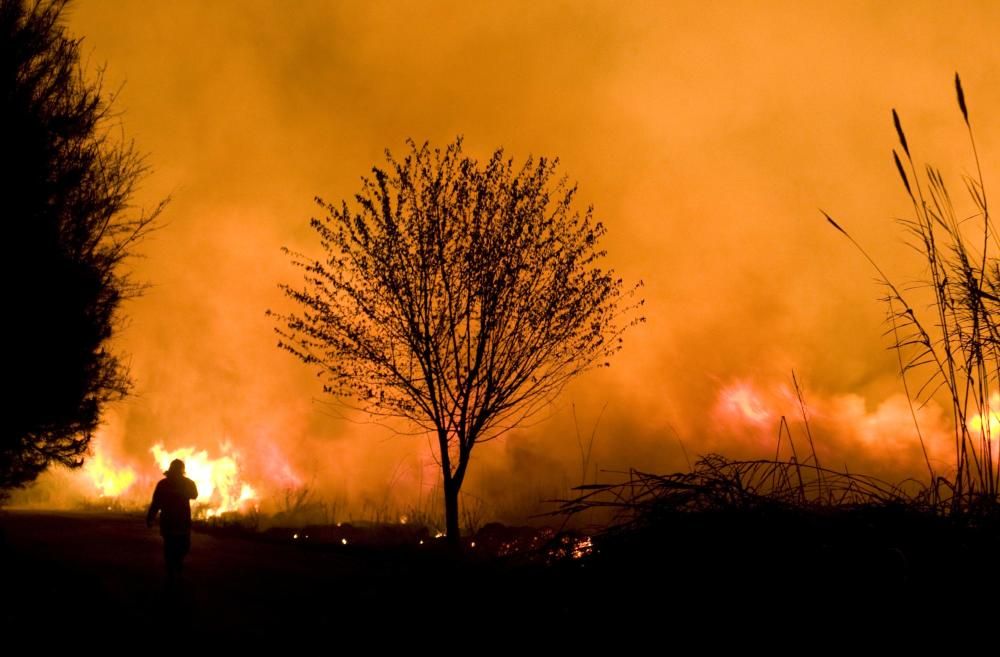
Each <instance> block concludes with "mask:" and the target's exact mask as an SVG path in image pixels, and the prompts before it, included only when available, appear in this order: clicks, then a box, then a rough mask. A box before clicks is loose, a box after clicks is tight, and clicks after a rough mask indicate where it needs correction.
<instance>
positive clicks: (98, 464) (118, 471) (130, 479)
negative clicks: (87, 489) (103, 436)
mask: <svg viewBox="0 0 1000 657" xmlns="http://www.w3.org/2000/svg"><path fill="white" fill-rule="evenodd" d="M83 471H84V473H85V474H86V476H87V478H88V479H90V482H91V483H92V484H93V485H94V487H95V488H96V489H97V490H98V491H99V492H100V495H101V497H118V496H119V495H121V494H122V493H124V492H125V491H126V490H128V488H129V487H130V486H131V485H132V484H133V483H135V479H136V475H135V470H133V469H132V468H130V467H128V466H125V467H121V468H117V467H115V465H114V463H112V462H111V459H110V458H108V457H107V456H105V455H104V453H103V452H101V451H100V450H99V449H97V450H95V452H94V455H93V456H92V457H91V458H90V459H89V460H88V461H87V463H86V465H84V466H83Z"/></svg>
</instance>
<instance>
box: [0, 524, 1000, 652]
mask: <svg viewBox="0 0 1000 657" xmlns="http://www.w3.org/2000/svg"><path fill="white" fill-rule="evenodd" d="M0 532H2V535H0V550H2V562H0V568H2V570H0V576H2V580H0V581H2V584H3V587H2V602H3V607H2V616H0V623H2V629H3V632H4V634H3V636H4V637H5V638H7V639H10V638H15V639H20V638H25V637H28V638H31V637H34V638H36V639H37V638H38V637H46V636H49V635H51V634H52V633H53V632H57V633H58V635H60V636H63V637H66V636H74V637H79V638H80V639H82V640H83V642H84V643H86V642H87V640H88V639H90V640H95V641H97V640H99V639H100V638H101V637H103V636H105V635H108V636H114V637H117V639H116V640H120V639H122V638H124V637H130V636H135V637H156V638H158V640H162V639H163V637H168V636H173V637H174V638H175V640H178V641H180V640H183V641H185V642H186V641H188V640H195V639H199V638H212V639H214V640H216V641H219V640H221V641H235V642H238V643H240V644H245V643H248V642H256V641H261V640H266V641H274V640H282V641H290V642H293V643H296V644H300V643H310V642H314V641H318V640H321V641H329V640H330V638H331V637H336V636H341V635H344V636H347V635H349V636H351V637H354V638H355V639H356V638H357V637H359V636H362V637H364V638H365V640H370V641H374V642H376V643H379V642H382V643H385V642H390V643H394V644H398V643H401V642H402V643H407V642H411V641H413V642H416V644H417V645H422V644H425V643H429V644H436V643H437V642H439V641H448V640H452V639H458V638H464V639H467V640H473V641H474V642H477V645H478V646H479V647H488V646H489V643H490V642H491V641H494V640H503V641H517V640H521V639H525V640H529V641H538V640H539V639H542V640H548V641H556V642H560V643H562V644H563V645H565V644H566V642H567V641H570V642H574V643H579V642H581V641H582V642H584V643H590V644H595V645H596V642H607V641H611V642H614V644H615V645H618V646H619V647H622V646H623V645H635V644H636V643H637V642H639V641H640V640H641V637H646V636H653V637H656V636H660V637H678V638H679V637H697V640H698V641H701V642H704V641H710V642H719V641H721V642H728V641H733V640H736V639H737V638H739V637H743V636H744V635H743V634H741V632H742V631H750V632H751V634H750V635H747V637H749V638H748V640H749V641H750V643H767V641H769V640H770V639H769V638H768V637H772V635H773V633H775V632H777V633H778V635H780V636H781V637H784V638H783V639H782V640H787V639H788V636H789V632H790V631H793V630H794V631H799V630H802V629H803V628H812V630H816V631H818V632H820V633H821V634H817V635H816V636H824V637H827V638H829V637H834V638H835V637H838V636H842V635H844V633H845V632H847V633H858V634H861V633H870V632H872V631H877V632H880V633H883V634H886V633H893V634H898V633H900V632H904V631H910V630H912V629H914V628H916V629H917V630H918V631H921V632H933V633H937V632H941V633H944V634H947V633H948V632H950V631H952V628H954V627H959V626H960V625H961V626H969V627H976V626H975V623H976V622H983V621H981V620H980V621H976V620H975V619H983V618H984V619H986V620H985V622H988V623H990V626H992V624H993V620H992V619H995V618H997V617H998V616H1000V613H998V612H997V611H996V609H997V608H998V607H997V605H998V602H1000V538H998V532H997V531H993V530H990V531H985V532H984V531H982V530H971V531H970V530H968V529H964V528H963V529H955V528H951V527H949V526H946V525H945V524H942V522H941V521H938V520H927V519H921V518H917V519H913V518H909V517H907V516H905V515H903V516H900V515H899V514H894V513H891V514H889V515H888V516H886V515H885V512H879V514H878V515H875V516H870V515H864V514H862V515H858V514H852V515H850V516H845V517H844V518H839V519H830V518H819V517H816V516H808V515H801V516H799V515H796V516H784V515H782V516H778V517H768V516H766V515H761V514H759V513H756V514H754V515H752V516H741V515H739V514H733V515H729V514H687V515H683V516H678V517H674V518H665V519H663V521H662V524H659V525H656V529H655V530H645V531H642V532H636V533H628V534H623V535H619V536H614V535H612V536H609V537H608V538H606V539H605V541H604V542H603V543H598V544H597V545H598V552H597V553H595V554H593V555H591V556H590V557H589V558H587V559H583V560H564V561H560V562H556V563H552V562H551V560H549V561H548V562H547V563H546V562H545V560H534V561H525V560H524V559H517V560H513V561H511V560H509V559H499V558H495V557H485V556H484V551H483V550H481V549H477V550H478V552H477V554H475V555H474V556H469V555H466V556H462V557H455V556H454V555H452V554H450V553H449V552H448V551H447V550H446V549H444V548H443V544H442V543H441V542H437V546H435V545H433V544H432V545H430V546H429V547H428V546H425V547H423V548H419V549H417V548H415V547H405V548H404V547H400V546H398V545H397V546H392V545H386V546H379V545H369V546H353V547H352V546H349V547H344V546H342V545H340V544H339V539H334V540H327V541H325V542H320V541H312V542H302V541H290V540H289V537H288V536H285V535H284V534H283V533H281V532H277V533H274V532H272V533H271V534H254V535H248V536H242V537H241V536H225V535H222V534H220V533H219V531H218V530H216V531H215V533H213V534H208V533H205V532H204V531H196V532H195V533H194V534H193V538H192V550H191V554H190V555H189V557H188V559H187V561H186V564H185V582H184V586H183V589H182V590H181V592H180V593H179V594H172V593H169V592H167V591H166V590H165V586H164V578H163V572H162V569H163V562H162V552H161V539H160V537H159V535H158V533H157V531H156V530H155V529H147V528H146V526H145V524H144V521H143V518H142V517H141V516H138V515H125V514H121V515H112V514H82V513H81V514H70V513H27V512H5V513H4V512H0ZM438 546H440V547H438ZM481 547H482V545H480V548H481ZM978 627H980V628H981V627H983V626H981V625H980V626H978ZM704 628H710V629H709V632H708V634H704ZM711 628H714V629H711ZM760 632H765V634H759V633H760ZM740 640H743V639H740ZM19 654H20V653H19Z"/></svg>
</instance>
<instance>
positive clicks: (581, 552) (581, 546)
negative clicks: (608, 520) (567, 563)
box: [570, 536, 594, 559]
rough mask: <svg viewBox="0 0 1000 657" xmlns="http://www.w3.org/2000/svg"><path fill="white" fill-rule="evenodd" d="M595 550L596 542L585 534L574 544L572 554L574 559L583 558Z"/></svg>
mask: <svg viewBox="0 0 1000 657" xmlns="http://www.w3.org/2000/svg"><path fill="white" fill-rule="evenodd" d="M593 551H594V543H593V541H591V540H590V537H589V536H584V537H583V538H581V539H580V540H578V541H577V542H576V543H575V544H574V545H573V550H572V551H571V552H570V556H571V557H573V558H574V559H582V558H584V557H585V556H587V555H588V554H590V553H591V552H593Z"/></svg>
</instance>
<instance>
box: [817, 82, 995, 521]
mask: <svg viewBox="0 0 1000 657" xmlns="http://www.w3.org/2000/svg"><path fill="white" fill-rule="evenodd" d="M955 92H956V95H957V101H958V107H959V110H960V111H961V113H962V119H963V120H964V121H965V126H966V129H967V132H968V136H969V143H970V145H971V148H972V156H973V158H974V161H975V165H976V173H975V175H974V176H963V177H962V182H963V183H964V186H965V190H966V193H967V194H968V197H969V198H970V199H971V202H972V205H973V208H972V211H971V212H970V213H959V212H958V211H956V208H955V204H954V202H953V201H952V197H951V195H950V194H949V192H948V188H947V185H946V184H945V181H944V177H943V176H942V174H941V172H940V171H939V170H938V169H937V168H935V167H934V166H932V165H930V164H923V165H921V164H918V162H917V161H916V160H915V159H914V157H913V155H912V154H911V152H910V147H909V144H908V142H907V139H906V133H905V132H904V130H903V124H902V121H901V120H900V118H899V114H898V113H897V112H896V110H895V109H894V110H893V111H892V119H893V124H894V125H895V129H896V134H897V136H898V138H899V147H900V149H901V151H902V153H900V152H899V151H897V150H895V149H894V150H893V153H892V156H893V161H894V163H895V166H896V169H897V171H898V172H899V177H900V180H901V182H902V184H903V187H904V189H905V190H906V194H907V196H908V198H909V199H910V202H911V204H912V208H913V210H912V216H911V217H909V218H905V219H901V220H900V223H901V225H902V226H903V227H904V229H905V230H906V233H907V235H908V237H909V238H910V245H911V246H913V247H914V248H915V250H916V251H917V252H918V253H919V254H920V256H921V257H922V258H923V259H924V260H925V261H926V265H927V267H926V275H925V276H924V278H923V279H922V280H920V281H917V283H918V284H917V285H916V286H912V287H911V286H906V287H905V288H904V287H903V286H900V285H897V284H896V283H895V282H894V281H893V280H892V279H890V277H889V276H888V275H887V274H886V273H885V272H884V271H883V269H882V268H881V267H880V266H879V265H878V264H877V263H876V262H875V260H874V259H873V258H872V257H871V256H870V255H869V254H868V252H867V251H866V250H865V249H864V248H863V247H862V246H861V245H860V244H859V243H858V242H857V241H856V240H855V239H854V238H853V237H852V236H851V235H850V234H849V233H848V232H847V231H846V230H845V229H844V228H843V227H842V225H841V224H840V223H838V222H837V221H835V220H834V219H833V218H832V217H830V215H828V214H827V213H825V212H824V213H823V215H824V216H825V217H826V219H827V220H828V221H829V222H830V224H832V225H833V227H834V228H836V229H837V230H838V231H840V232H841V233H842V234H843V235H844V236H845V237H847V239H848V240H850V241H851V243H852V244H853V245H854V246H855V247H856V248H857V249H858V250H859V251H860V252H861V254H862V255H863V256H864V257H865V258H866V259H867V260H868V261H869V262H870V263H871V264H872V266H873V267H874V268H875V270H876V271H877V272H878V275H879V277H880V279H881V282H882V283H883V284H884V285H885V287H886V290H887V294H886V296H885V299H884V300H885V302H886V304H887V305H888V331H887V334H888V335H890V336H891V337H892V339H893V346H894V347H895V350H896V353H897V355H898V358H899V368H900V375H901V377H902V380H903V384H904V387H905V389H906V393H907V397H908V398H909V399H910V400H911V402H910V404H911V411H912V415H913V420H914V424H915V425H916V428H917V435H918V437H919V440H920V443H921V446H922V447H923V449H924V458H925V461H926V464H927V469H928V473H929V475H930V482H931V486H930V489H931V493H932V495H933V497H934V499H935V500H936V502H937V504H938V505H940V506H941V507H942V509H943V510H951V511H975V510H979V509H982V508H983V506H984V505H985V506H987V507H994V506H995V505H996V503H997V493H998V490H997V485H998V483H1000V459H998V458H997V442H996V441H997V438H998V437H1000V408H997V406H998V404H997V400H998V397H997V393H996V389H997V386H998V382H1000V316H998V313H1000V258H998V249H1000V241H998V238H997V233H996V229H995V228H994V226H993V223H992V220H991V216H990V211H989V204H988V200H987V195H986V188H985V184H984V182H983V173H982V166H981V163H980V159H979V152H978V149H977V147H976V140H975V137H974V135H973V129H972V123H971V121H970V120H969V111H968V107H967V106H966V102H965V93H964V91H963V90H962V82H961V79H960V78H959V76H958V74H957V73H956V74H955ZM922 293H929V294H930V295H931V302H930V303H929V304H927V305H925V304H923V303H918V302H917V301H918V299H920V295H921V294H922ZM921 308H925V309H924V310H920V309H921ZM991 397H992V398H993V401H992V402H991ZM932 398H938V399H940V400H941V401H943V402H944V403H945V405H946V406H949V407H950V411H951V413H950V415H951V419H952V429H953V432H954V441H955V444H954V449H955V461H954V469H953V470H951V471H950V472H947V473H944V474H942V473H940V472H937V471H936V470H935V468H934V466H933V465H932V463H931V460H930V458H929V457H928V455H927V446H926V443H925V437H924V435H923V434H922V433H921V431H920V426H919V423H918V422H917V415H916V407H915V406H914V404H918V405H923V404H926V403H927V402H928V401H930V400H931V399H932Z"/></svg>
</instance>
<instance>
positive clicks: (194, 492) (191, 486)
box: [187, 479, 198, 500]
mask: <svg viewBox="0 0 1000 657" xmlns="http://www.w3.org/2000/svg"><path fill="white" fill-rule="evenodd" d="M187 483H188V491H187V493H188V499H189V500H195V499H198V485H197V484H196V483H194V479H188V480H187Z"/></svg>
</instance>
